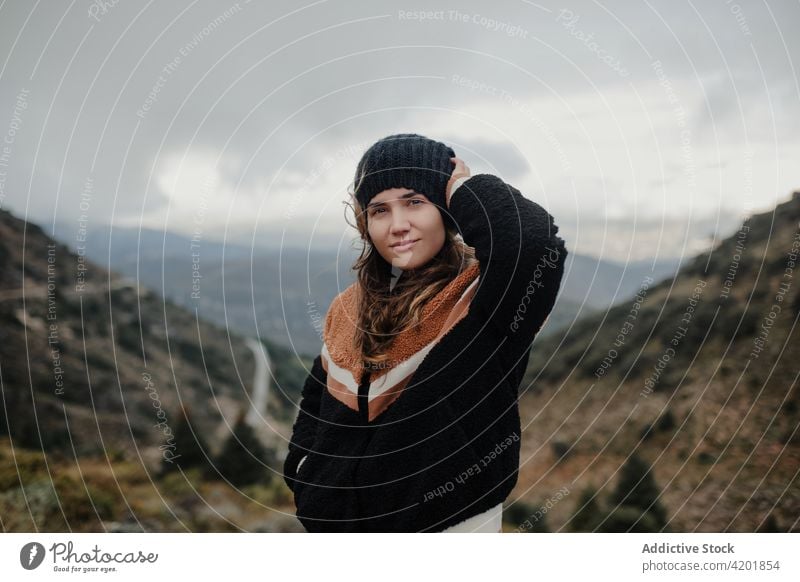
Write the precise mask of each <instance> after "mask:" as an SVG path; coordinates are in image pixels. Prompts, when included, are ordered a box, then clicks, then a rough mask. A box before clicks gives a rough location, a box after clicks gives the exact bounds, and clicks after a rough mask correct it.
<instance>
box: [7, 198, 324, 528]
mask: <svg viewBox="0 0 800 582" xmlns="http://www.w3.org/2000/svg"><path fill="white" fill-rule="evenodd" d="M81 236H82V234H81V231H80V230H78V225H76V231H75V237H76V240H80V237H81ZM265 343H266V345H267V348H268V350H269V352H270V356H271V359H272V361H273V365H274V366H275V369H274V370H273V371H274V374H275V379H276V380H277V382H275V384H274V387H273V391H272V393H271V400H270V406H269V413H270V420H271V421H272V422H274V423H275V425H277V426H276V427H274V428H277V430H278V431H279V432H280V433H285V432H286V431H287V430H289V428H288V427H291V422H292V420H293V416H294V414H295V413H296V408H295V407H294V404H293V402H292V401H296V400H297V399H298V397H299V391H300V388H301V386H302V382H303V380H304V378H305V372H304V367H303V365H302V363H301V362H299V361H297V360H296V358H292V357H291V354H290V353H289V352H288V351H286V350H285V349H282V348H281V347H280V346H275V345H271V344H270V343H269V342H265ZM308 364H309V363H306V365H308ZM254 371H255V357H254V353H253V351H252V350H251V348H250V347H249V346H248V345H247V343H246V340H245V338H242V337H240V336H237V335H236V334H233V333H229V332H228V330H226V329H224V328H221V327H217V326H215V325H212V324H209V323H207V322H205V321H204V320H203V319H202V317H200V316H199V313H198V312H197V311H195V312H194V313H193V312H191V311H189V310H186V309H184V308H181V307H178V306H177V305H175V304H174V303H172V302H170V301H165V300H163V299H162V298H161V297H159V296H158V295H157V294H155V293H153V292H151V291H149V290H147V289H144V288H137V287H136V285H135V284H134V283H133V282H132V281H131V280H129V279H124V278H122V277H120V276H118V275H117V274H115V273H112V272H108V271H106V270H103V269H102V268H100V267H99V266H98V265H96V264H95V263H93V262H91V261H90V260H88V259H87V258H86V257H85V256H83V255H82V254H80V252H79V253H73V252H70V251H69V250H68V248H67V247H66V246H64V245H62V244H60V243H58V242H56V241H54V240H53V239H51V238H50V237H49V236H47V235H46V234H45V233H44V232H43V231H42V229H41V228H40V227H38V226H36V225H34V224H31V223H26V222H25V221H23V220H21V219H19V218H16V217H14V216H13V215H11V214H10V213H8V212H6V211H0V386H1V387H2V397H3V403H4V413H3V414H0V440H2V443H3V444H2V446H1V447H0V517H2V522H3V523H4V524H5V525H4V527H5V528H6V529H7V530H8V529H9V528H10V529H11V530H14V531H33V530H34V529H41V530H44V531H48V530H52V529H73V530H76V531H102V530H103V527H104V526H103V525H102V524H101V523H99V522H98V521H97V518H98V517H99V514H98V513H97V512H95V514H94V515H92V511H89V509H91V508H92V507H93V506H94V505H93V504H94V501H95V499H94V496H93V495H92V493H91V492H90V491H94V492H95V493H97V487H98V483H93V482H92V481H91V479H90V480H89V481H85V482H83V486H81V485H82V481H81V479H83V478H84V477H85V476H82V475H83V473H82V471H83V468H86V467H93V468H92V469H91V471H92V472H93V474H97V475H101V474H102V477H98V479H99V482H100V483H102V484H105V485H108V490H102V491H100V492H99V493H98V495H99V496H100V499H101V500H105V502H107V506H108V507H111V508H112V509H109V510H108V511H107V512H106V513H107V514H108V515H107V516H106V517H107V519H108V520H109V521H114V520H115V519H119V520H121V521H122V522H123V523H125V522H130V521H133V523H137V519H136V517H137V516H136V515H133V514H131V505H129V502H130V500H128V499H125V496H124V495H121V493H122V490H123V489H125V488H126V487H127V486H128V485H130V487H132V488H133V487H134V486H135V485H136V484H142V485H143V489H142V490H141V491H140V493H138V494H136V495H134V497H136V499H135V503H138V505H141V506H142V507H143V508H147V507H149V508H151V510H150V511H153V512H155V515H158V516H159V519H154V520H153V521H152V523H150V524H149V525H147V526H145V527H144V529H145V530H148V529H152V530H167V531H169V530H181V529H182V528H183V529H185V528H184V527H183V526H182V525H181V521H180V519H178V520H176V519H175V517H176V511H177V510H176V508H174V507H172V506H170V504H169V503H167V507H166V508H165V507H161V509H160V510H157V511H156V510H155V509H152V508H153V507H154V506H158V505H160V504H163V503H165V500H164V498H163V497H162V494H163V492H159V491H158V489H159V486H158V485H157V484H156V483H155V482H153V481H152V480H153V479H155V478H156V476H159V478H160V476H161V473H162V471H163V469H164V467H165V466H166V467H167V468H169V465H168V463H166V460H168V458H169V457H171V456H182V457H183V460H187V459H189V458H192V459H193V463H194V464H195V465H197V464H201V463H198V462H196V461H197V459H198V457H200V458H201V460H203V459H204V457H205V456H206V455H207V456H208V457H209V458H210V459H213V458H214V456H215V455H217V454H218V453H220V452H221V451H225V450H229V449H225V446H226V443H229V442H230V440H231V436H232V432H233V431H234V426H235V425H236V424H237V420H240V418H241V416H242V413H243V412H244V411H246V410H248V408H249V407H250V390H251V389H252V385H253V378H254ZM187 415H190V418H188V420H187ZM181 427H182V428H181ZM181 431H182V433H183V434H178V433H181ZM256 432H257V433H259V434H260V436H261V440H262V441H266V446H267V450H266V451H264V455H263V456H264V461H265V464H264V465H262V466H261V469H262V473H263V475H259V476H258V477H259V479H260V482H261V483H262V484H264V483H266V484H270V483H274V484H275V486H276V487H281V486H282V485H281V481H280V479H271V475H270V474H269V473H270V471H272V472H276V471H277V472H279V471H280V456H281V451H282V450H283V449H284V448H285V443H284V442H283V441H282V440H281V438H282V437H280V434H277V433H276V431H275V430H273V429H271V428H270V427H268V426H266V425H265V426H263V427H261V430H260V431H259V430H258V427H256ZM270 434H272V435H273V437H274V439H273V441H272V442H270V441H269V438H268V435H270ZM187 437H188V438H187ZM181 439H183V440H181ZM200 443H202V446H200V447H199V448H198V446H196V445H198V444H200ZM254 446H255V445H254ZM182 447H183V450H180V449H181V448H182ZM190 449H191V451H190ZM190 452H191V453H192V454H190ZM192 455H194V456H192ZM183 460H182V461H181V462H183ZM20 463H21V464H20ZM182 468H185V469H186V470H187V471H189V470H190V469H191V468H190V466H189V465H188V463H187V465H186V467H183V466H182ZM191 470H194V469H191ZM115 471H120V472H121V473H120V476H119V477H117V476H116V475H115ZM134 474H135V475H136V479H135V480H134V481H132V482H130V483H125V476H126V475H134ZM262 476H263V477H264V478H263V479H261V477H262ZM56 477H57V478H58V479H55V478H56ZM199 477H200V475H199V474H198V478H199ZM223 477H225V476H224V475H222V474H220V473H219V471H216V472H215V471H214V470H209V471H206V473H204V474H202V478H203V479H205V480H206V481H209V482H211V481H214V480H216V481H220V480H222V481H224V479H223ZM165 478H166V477H165ZM168 478H169V479H172V480H173V481H174V482H172V484H171V485H169V484H168V486H167V489H169V488H170V487H171V488H172V489H176V490H178V491H183V492H184V493H187V494H190V495H189V497H190V498H191V500H188V499H184V500H183V501H182V502H181V503H183V504H184V508H185V510H186V511H187V514H188V515H190V516H191V515H194V512H193V510H191V509H190V508H191V507H193V506H194V504H198V507H199V506H200V505H202V506H204V505H207V504H206V502H204V501H203V499H202V498H201V497H200V496H198V495H197V492H196V491H195V487H200V484H199V483H195V484H192V485H191V486H190V485H189V482H188V481H187V480H186V479H185V478H182V477H181V475H180V474H179V475H178V476H177V477H176V476H174V475H172V476H169V477H168ZM54 479H55V480H54ZM118 479H119V480H121V482H122V484H120V482H119V481H118ZM51 481H52V482H51ZM115 485H116V486H115ZM209 486H211V485H209ZM214 486H217V487H219V486H220V485H218V484H217V485H214ZM31 488H32V489H31ZM223 488H224V484H223ZM40 490H41V491H40ZM27 491H33V492H36V491H39V492H40V493H41V494H42V496H43V497H42V499H47V500H49V501H48V502H47V503H49V504H50V505H47V507H51V506H52V507H51V508H55V509H54V510H53V511H54V514H53V515H56V514H58V515H56V517H58V519H55V517H53V516H50V517H47V515H50V514H48V513H47V512H46V511H44V512H43V514H42V517H41V521H40V522H37V523H36V524H35V525H34V524H33V523H31V521H30V518H29V516H32V515H34V513H35V512H34V513H27V512H25V511H24V510H25V505H24V503H23V504H20V503H18V501H20V500H24V499H25V498H26V497H27V495H26V494H25V492H27ZM84 491H85V493H86V495H88V498H87V497H86V495H84ZM191 493H194V495H191ZM236 493H238V491H235V492H233V493H229V494H232V495H233V496H234V497H235V495H236ZM283 494H284V495H285V492H283ZM64 496H66V497H64ZM34 497H35V496H34ZM63 499H66V501H63V502H61V501H60V500H63ZM159 500H160V501H159ZM288 501H289V500H287V499H284V500H283V503H288ZM82 508H83V509H82ZM56 510H58V511H56ZM17 511H20V512H23V513H22V514H17V513H16V512H17ZM198 511H199V509H198ZM101 513H102V512H101ZM145 513H147V510H145ZM251 513H252V512H251ZM266 513H269V512H268V511H265V512H264V513H262V514H261V516H260V519H262V521H263V520H264V519H265V514H266ZM68 516H71V520H70V519H68ZM51 518H52V519H51ZM65 519H67V521H66V523H65V522H64V520H65ZM209 519H211V518H209ZM214 519H215V520H217V522H219V523H218V524H217V525H214V523H216V522H215V521H214ZM214 519H211V520H210V521H209V522H208V523H205V522H204V523H202V524H201V523H195V524H194V527H193V529H196V530H203V529H211V530H216V529H221V528H222V529H224V527H225V526H224V522H225V520H224V519H221V518H220V516H218V515H217V516H216V517H215V518H214ZM9 524H11V525H9ZM134 530H136V528H134ZM136 531H141V529H138V530H136Z"/></svg>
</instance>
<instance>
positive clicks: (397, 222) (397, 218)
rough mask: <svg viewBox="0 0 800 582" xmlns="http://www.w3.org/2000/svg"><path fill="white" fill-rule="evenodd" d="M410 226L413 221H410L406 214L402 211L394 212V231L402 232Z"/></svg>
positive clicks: (392, 227)
mask: <svg viewBox="0 0 800 582" xmlns="http://www.w3.org/2000/svg"><path fill="white" fill-rule="evenodd" d="M410 226H411V223H410V222H409V221H408V218H407V217H406V216H405V214H403V213H402V212H395V213H394V214H392V225H391V229H392V232H402V231H404V230H408V229H409V228H410Z"/></svg>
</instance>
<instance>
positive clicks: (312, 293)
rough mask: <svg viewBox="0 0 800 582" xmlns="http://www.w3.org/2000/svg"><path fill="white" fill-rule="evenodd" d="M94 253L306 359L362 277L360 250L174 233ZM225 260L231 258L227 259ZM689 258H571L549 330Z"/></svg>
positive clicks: (70, 229)
mask: <svg viewBox="0 0 800 582" xmlns="http://www.w3.org/2000/svg"><path fill="white" fill-rule="evenodd" d="M75 229H76V227H75V225H71V224H64V223H58V224H57V226H56V236H57V237H60V239H61V240H63V241H64V242H65V243H67V244H69V245H71V248H72V249H73V250H75V251H77V242H78V241H77V240H76V237H75ZM88 239H89V240H88V241H87V243H86V245H85V247H86V248H85V252H86V255H87V256H88V257H89V258H91V259H93V260H94V261H96V262H98V263H100V264H102V265H107V266H108V265H111V266H113V269H114V270H115V271H116V272H118V273H120V274H122V275H125V276H127V277H129V278H131V279H134V280H138V282H139V284H140V285H142V286H144V287H147V288H149V289H152V290H155V291H156V292H157V293H159V294H161V295H163V296H164V297H167V298H169V299H170V300H172V301H174V302H175V303H176V304H178V305H181V306H183V307H185V308H187V309H190V310H192V311H193V310H195V309H197V310H198V312H199V313H200V315H201V317H203V318H204V319H206V320H208V321H211V322H214V323H216V324H217V325H220V326H223V327H227V328H230V329H232V330H235V331H236V332H237V333H240V334H243V335H247V336H259V337H268V338H270V340H271V341H272V342H274V343H279V344H281V345H283V346H285V347H286V348H288V349H290V350H292V351H294V352H296V353H298V354H305V355H306V357H313V356H314V355H316V354H317V353H319V350H320V348H321V340H320V334H321V328H320V319H321V318H324V316H325V313H327V310H328V306H329V305H330V303H331V301H333V299H334V297H336V295H337V294H338V293H339V292H340V291H342V290H343V289H345V288H346V287H347V286H349V285H350V284H351V283H352V282H353V281H354V280H355V274H354V272H353V271H352V270H351V268H350V267H351V265H352V264H353V263H354V262H355V260H356V258H357V256H358V246H357V245H355V244H353V245H352V246H350V243H349V242H344V241H343V243H342V245H341V247H340V248H332V249H326V248H321V247H320V246H319V245H316V246H311V245H310V246H309V248H307V249H304V248H298V247H292V246H286V247H283V248H280V249H279V248H273V249H270V248H268V247H266V246H264V245H261V246H256V247H254V248H253V249H250V248H247V247H243V246H240V245H234V244H227V243H224V244H223V243H221V242H218V241H214V240H208V239H202V240H199V241H195V242H194V243H193V241H192V240H191V239H190V238H186V237H183V236H181V235H177V234H174V233H170V232H166V233H165V232H163V231H154V230H144V231H142V232H141V233H140V232H139V230H138V229H133V228H119V227H114V228H113V229H110V228H109V227H107V226H100V227H92V228H91V229H90V232H89V234H88ZM223 256H224V260H223ZM679 265H680V260H667V261H655V262H653V261H638V262H630V263H627V264H625V265H623V264H620V263H615V262H613V261H607V260H601V259H597V258H593V257H588V256H584V255H578V254H574V253H570V254H569V255H568V256H567V263H566V273H567V276H566V277H565V280H564V283H563V286H562V288H563V290H562V292H561V295H560V297H559V300H558V303H557V305H556V307H555V309H554V310H553V313H552V315H551V317H550V320H549V322H548V325H547V327H546V328H545V330H543V332H542V333H543V334H546V333H550V332H551V331H553V330H555V329H558V328H559V327H561V326H563V325H568V324H570V323H571V322H573V321H574V320H576V319H578V318H580V317H582V316H584V315H587V314H590V313H595V312H598V311H602V310H605V309H607V308H608V307H610V306H612V305H613V304H615V303H617V302H619V301H624V300H625V299H626V298H628V297H630V296H631V295H632V294H633V293H635V292H636V289H638V286H639V284H640V283H641V281H642V280H643V279H644V278H645V277H653V278H654V279H655V280H661V279H664V278H666V277H671V276H672V275H674V274H675V272H676V271H677V270H678V268H679Z"/></svg>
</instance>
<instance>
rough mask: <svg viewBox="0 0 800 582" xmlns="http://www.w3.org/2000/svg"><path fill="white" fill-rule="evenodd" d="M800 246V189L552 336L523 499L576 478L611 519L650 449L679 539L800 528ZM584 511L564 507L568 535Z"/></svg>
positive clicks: (529, 406)
mask: <svg viewBox="0 0 800 582" xmlns="http://www.w3.org/2000/svg"><path fill="white" fill-rule="evenodd" d="M799 253H800V192H795V193H794V194H793V196H792V197H791V198H790V199H789V200H788V201H786V202H784V203H781V204H780V205H779V206H777V207H776V208H775V209H774V211H772V212H767V213H763V214H758V215H754V216H752V217H749V218H748V219H746V220H745V221H744V222H743V223H742V227H741V228H740V229H739V231H738V232H737V233H735V234H734V235H733V236H731V237H729V238H727V239H725V240H723V241H721V243H720V244H719V245H718V246H717V247H715V248H714V249H711V250H710V251H709V252H707V253H704V254H702V255H699V256H697V257H695V258H694V259H693V260H691V261H689V262H688V263H687V264H685V265H684V266H683V267H682V268H681V269H680V271H679V272H678V273H677V275H676V276H675V277H674V278H670V279H667V280H664V281H661V282H655V283H653V284H651V285H648V286H642V287H641V288H640V290H639V292H638V293H636V294H634V296H633V297H632V298H631V299H629V300H628V301H625V302H622V303H620V304H617V305H615V306H614V307H612V308H611V309H610V310H608V312H604V313H598V314H595V315H593V316H589V317H586V318H584V319H581V320H579V321H577V322H576V323H575V324H574V325H572V326H570V327H567V328H562V329H560V330H558V331H557V332H555V333H551V334H549V335H547V336H544V337H542V338H539V339H537V341H536V342H535V345H534V348H533V350H532V356H531V361H530V365H529V368H528V370H527V373H526V378H525V381H524V382H523V385H522V386H521V388H520V393H521V396H520V403H521V414H522V416H523V425H528V428H527V429H526V430H525V439H524V441H523V442H524V451H523V467H522V468H521V472H520V481H519V485H518V488H517V492H518V493H519V494H526V492H528V491H530V490H531V488H533V490H535V491H536V492H537V495H538V496H542V495H544V496H545V498H546V495H547V492H555V491H557V490H560V489H561V488H562V487H563V486H564V485H565V484H566V486H567V487H568V489H569V490H570V491H573V492H575V493H579V492H581V491H584V492H586V491H599V493H598V495H597V498H596V499H600V500H605V503H606V504H607V505H609V507H608V508H607V510H608V511H611V510H613V504H612V503H611V501H610V499H611V494H612V492H611V489H612V487H613V486H614V484H615V482H616V481H617V472H618V471H619V470H620V468H621V467H622V466H623V465H624V464H625V462H626V460H627V459H628V458H629V457H630V456H631V455H636V456H637V457H642V458H644V460H645V461H646V462H647V463H648V464H649V465H650V472H651V473H650V474H651V475H652V477H653V478H654V479H655V482H656V483H658V484H659V485H660V487H662V493H661V496H660V499H659V502H660V503H662V504H663V505H664V506H665V507H666V510H667V514H668V515H669V519H670V524H669V527H671V528H673V531H756V530H757V529H758V528H759V527H761V528H764V527H770V528H776V531H789V530H792V531H798V530H800V525H799V524H798V521H797V516H798V515H800V482H798V480H797V475H798V471H799V470H800V434H798V421H800V411H799V409H800V391H799V390H798V386H797V380H798V374H800V365H799V364H798V362H800V341H798V331H797V329H796V325H797V322H798V316H799V315H800V262H798V260H799V259H800V257H799V256H798V254H799ZM575 497H576V498H577V497H579V495H575ZM590 497H591V496H589V497H587V499H588V498H590ZM576 501H577V499H576ZM574 510H575V506H574V505H573V504H559V505H557V506H556V507H554V508H553V510H552V511H551V512H550V513H548V519H549V522H550V523H551V524H552V525H551V528H552V530H553V531H555V530H556V529H558V528H564V529H567V530H569V529H570V528H571V527H572V526H573V523H571V521H572V516H573V513H574ZM614 519H616V518H614ZM607 523H608V522H607ZM639 525H641V522H640V523H639ZM626 531H627V530H626ZM637 531H638V530H637Z"/></svg>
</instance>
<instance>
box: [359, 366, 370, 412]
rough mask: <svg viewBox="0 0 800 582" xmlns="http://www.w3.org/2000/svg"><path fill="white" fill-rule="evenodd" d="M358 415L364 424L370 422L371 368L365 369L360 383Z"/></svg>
mask: <svg viewBox="0 0 800 582" xmlns="http://www.w3.org/2000/svg"><path fill="white" fill-rule="evenodd" d="M358 415H359V417H360V419H361V421H362V422H363V423H364V424H367V423H368V422H369V370H364V373H363V374H362V375H361V383H360V384H359V385H358Z"/></svg>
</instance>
